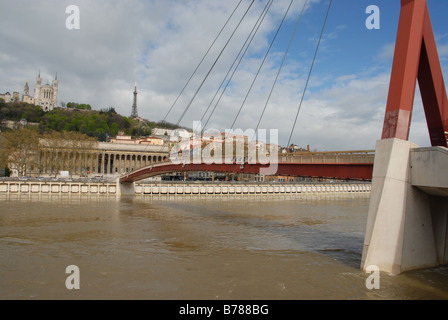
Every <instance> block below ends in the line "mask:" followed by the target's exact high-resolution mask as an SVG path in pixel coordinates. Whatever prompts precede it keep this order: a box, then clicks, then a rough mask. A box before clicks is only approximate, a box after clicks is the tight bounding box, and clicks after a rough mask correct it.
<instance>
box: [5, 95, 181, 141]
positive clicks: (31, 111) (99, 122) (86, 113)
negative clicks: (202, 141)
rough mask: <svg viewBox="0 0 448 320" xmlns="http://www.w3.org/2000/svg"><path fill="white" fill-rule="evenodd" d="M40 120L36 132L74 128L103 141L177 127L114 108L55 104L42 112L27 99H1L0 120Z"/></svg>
mask: <svg viewBox="0 0 448 320" xmlns="http://www.w3.org/2000/svg"><path fill="white" fill-rule="evenodd" d="M67 105H68V106H70V105H71V106H85V105H80V104H76V103H67ZM21 119H26V120H27V121H28V122H35V123H38V124H39V129H38V130H39V133H41V134H42V133H45V132H50V131H52V130H54V131H58V132H62V131H68V132H70V131H74V132H80V133H83V134H86V135H88V136H90V137H95V138H97V139H98V140H99V141H106V140H107V137H114V136H116V135H117V133H118V132H119V131H124V133H125V134H126V135H131V136H146V135H150V134H151V129H153V128H155V127H162V128H167V129H172V128H177V126H176V125H174V124H171V123H168V122H154V121H148V120H143V121H139V120H135V119H131V118H128V117H125V116H122V115H120V114H118V113H117V112H116V111H115V109H114V108H109V109H103V110H99V111H98V110H89V109H88V108H84V107H82V108H56V109H54V110H53V111H50V112H43V111H42V109H41V108H40V107H38V106H34V105H30V104H27V103H21V102H19V103H4V102H3V101H0V120H14V121H19V120H21Z"/></svg>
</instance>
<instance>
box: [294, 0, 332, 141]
mask: <svg viewBox="0 0 448 320" xmlns="http://www.w3.org/2000/svg"><path fill="white" fill-rule="evenodd" d="M332 2H333V0H330V3H329V4H328V10H327V14H326V16H325V20H324V24H323V26H322V31H321V32H320V36H319V41H318V43H317V47H316V51H315V52H314V57H313V62H312V63H311V68H310V72H309V73H308V78H307V79H306V84H305V88H304V90H303V93H302V98H301V100H300V104H299V108H298V109H297V113H296V117H295V119H294V124H293V126H292V130H291V133H290V135H289V139H288V144H287V145H286V146H287V147H288V146H289V144H290V143H291V138H292V135H293V133H294V129H295V126H296V124H297V118H298V116H299V113H300V109H301V108H302V103H303V98H304V97H305V92H306V89H307V87H308V83H309V81H310V77H311V73H312V71H313V67H314V62H315V61H316V56H317V52H318V50H319V46H320V42H321V40H322V35H323V33H324V30H325V25H326V24H327V19H328V15H329V13H330V8H331V3H332Z"/></svg>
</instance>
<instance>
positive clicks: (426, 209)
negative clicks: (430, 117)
mask: <svg viewBox="0 0 448 320" xmlns="http://www.w3.org/2000/svg"><path fill="white" fill-rule="evenodd" d="M417 147H418V146H417V145H415V144H413V143H411V142H408V141H405V140H401V139H396V138H393V139H384V140H380V141H378V142H377V146H376V154H375V162H374V169H373V177H372V190H371V199H370V205H369V213H368V219H367V228H366V235H365V240H364V248H363V254H362V264H361V268H362V269H363V270H366V268H367V267H368V266H369V265H375V266H377V267H378V268H379V269H380V270H381V271H384V272H388V273H391V274H399V273H401V272H404V271H408V270H413V269H419V268H425V267H433V266H437V265H438V264H443V263H448V252H447V251H448V249H447V248H448V243H447V242H448V238H447V237H448V236H447V228H448V224H447V222H448V221H447V215H448V201H447V198H443V197H437V196H433V195H429V194H427V193H426V192H425V191H423V190H422V189H420V188H418V187H416V186H413V183H412V175H415V173H414V171H415V170H414V169H413V168H412V167H413V163H412V162H411V150H413V149H415V148H417ZM447 155H448V154H447ZM446 159H448V157H447V158H446ZM441 165H442V164H440V163H436V164H433V167H432V168H431V169H430V168H428V167H427V166H426V168H424V170H425V171H428V170H436V174H435V176H439V175H440V174H443V173H442V172H443V171H442V170H443V168H444V167H442V166H441ZM445 168H446V167H445ZM437 172H438V173H439V174H437ZM428 174H429V173H428ZM437 183H438V182H436V181H432V182H431V184H433V185H434V184H437ZM447 186H448V185H447Z"/></svg>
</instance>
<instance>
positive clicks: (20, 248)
mask: <svg viewBox="0 0 448 320" xmlns="http://www.w3.org/2000/svg"><path fill="white" fill-rule="evenodd" d="M368 203H369V195H368V194H354V195H348V194H345V195H344V194H341V195H334V194H333V195H294V196H264V197H263V196H258V195H252V196H135V197H132V198H116V197H107V196H86V197H84V196H48V195H47V196H38V195H36V196H29V195H25V196H23V195H22V196H18V195H10V196H7V195H5V196H2V197H0V204H1V207H0V299H147V300H154V299H232V300H233V299H235V300H239V299H245V300H248V299H249V300H258V299H274V300H276V299H281V300H300V299H448V267H438V268H432V269H425V270H418V271H412V272H407V273H404V274H401V275H398V276H391V275H388V274H384V273H381V274H380V288H379V289H368V288H367V287H366V279H367V278H368V276H369V275H368V274H366V273H364V272H362V271H361V270H360V263H361V254H362V245H363V240H364V231H365V224H366V219H367V210H368ZM69 265H75V266H77V267H78V268H79V278H78V280H79V284H80V288H79V289H78V290H69V289H67V287H66V279H67V277H69V274H67V273H66V272H65V271H66V267H67V266H69Z"/></svg>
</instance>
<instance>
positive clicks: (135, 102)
mask: <svg viewBox="0 0 448 320" xmlns="http://www.w3.org/2000/svg"><path fill="white" fill-rule="evenodd" d="M137 117H138V112H137V83H136V84H135V89H134V103H133V104H132V113H131V118H137Z"/></svg>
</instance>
